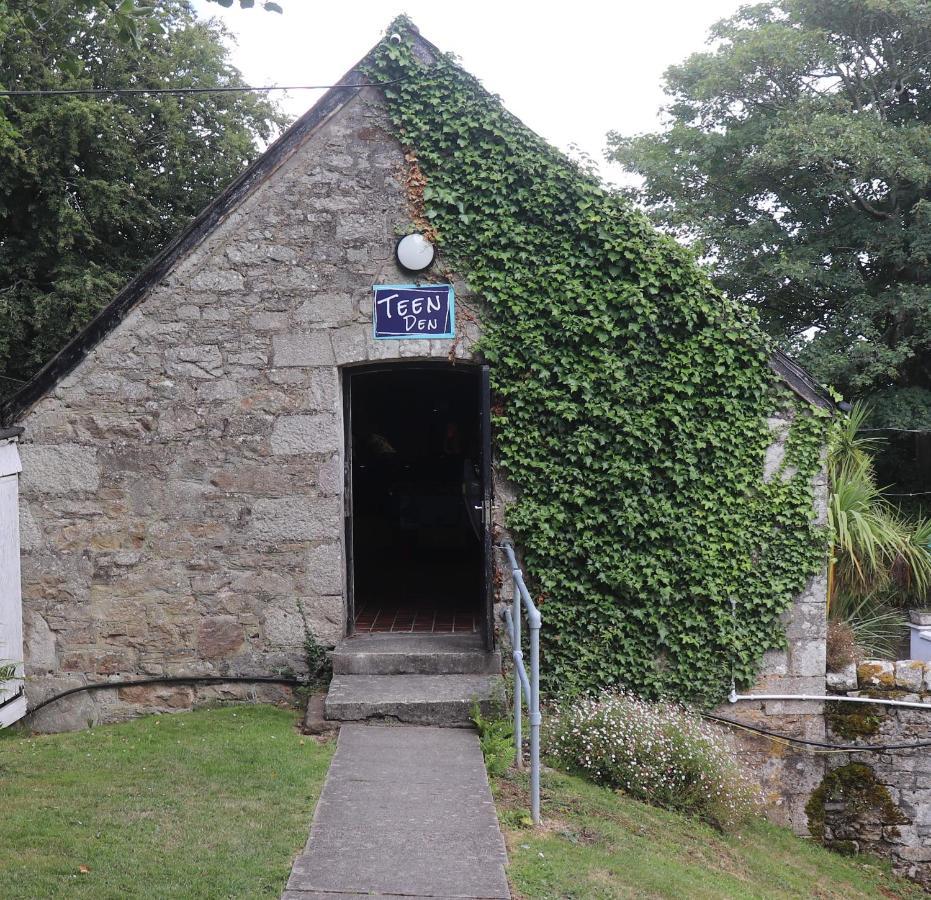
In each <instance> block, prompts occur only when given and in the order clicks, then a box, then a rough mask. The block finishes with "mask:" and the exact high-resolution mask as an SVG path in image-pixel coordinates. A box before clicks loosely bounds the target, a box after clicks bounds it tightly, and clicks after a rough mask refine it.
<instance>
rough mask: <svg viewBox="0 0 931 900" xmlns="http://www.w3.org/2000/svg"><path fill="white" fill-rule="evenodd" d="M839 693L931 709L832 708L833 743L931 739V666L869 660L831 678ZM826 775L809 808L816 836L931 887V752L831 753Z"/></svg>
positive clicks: (828, 710)
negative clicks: (887, 863)
mask: <svg viewBox="0 0 931 900" xmlns="http://www.w3.org/2000/svg"><path fill="white" fill-rule="evenodd" d="M827 683H828V689H829V691H830V692H831V693H835V694H837V695H838V696H847V697H870V698H875V699H878V700H905V701H910V702H915V703H922V704H925V703H926V704H928V711H927V712H925V711H924V710H921V709H910V708H908V707H894V706H882V705H880V704H867V703H862V704H861V703H844V702H838V703H827V704H826V705H825V725H826V735H827V737H828V739H829V741H831V742H832V743H838V744H854V745H863V746H877V745H884V746H887V745H894V744H903V743H904V744H912V743H916V742H920V741H929V742H931V663H923V662H921V661H919V660H900V661H898V662H895V663H893V662H886V661H879V660H868V661H866V662H863V663H861V664H860V665H859V666H855V665H850V666H848V667H847V668H846V669H845V670H844V671H842V672H832V673H828V676H827ZM826 759H827V766H826V774H825V776H824V778H823V780H822V781H821V784H820V785H819V786H818V788H817V789H816V790H815V791H814V792H813V793H812V796H811V799H810V800H809V802H808V805H807V813H808V821H809V828H810V830H811V833H812V835H813V836H814V837H815V838H817V839H819V840H821V841H822V842H823V843H824V844H825V845H826V846H828V847H831V848H833V849H835V850H838V851H840V852H844V853H857V852H863V853H871V854H874V855H877V856H882V857H886V858H888V859H889V860H890V861H891V862H892V865H893V868H894V869H895V870H896V871H897V872H898V873H900V874H902V875H906V876H908V877H909V878H912V879H914V880H916V881H919V882H920V883H922V884H923V885H924V886H925V887H926V888H931V747H928V748H926V749H919V750H890V751H888V752H883V753H856V752H853V753H837V754H830V755H827V756H826Z"/></svg>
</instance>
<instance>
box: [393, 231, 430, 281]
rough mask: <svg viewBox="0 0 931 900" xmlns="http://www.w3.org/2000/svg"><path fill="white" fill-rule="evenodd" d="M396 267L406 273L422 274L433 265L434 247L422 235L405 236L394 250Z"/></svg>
mask: <svg viewBox="0 0 931 900" xmlns="http://www.w3.org/2000/svg"><path fill="white" fill-rule="evenodd" d="M394 255H395V257H396V259H397V261H398V265H399V266H400V267H401V268H402V269H407V271H408V272H423V270H424V269H429V268H430V266H431V265H433V258H434V257H435V256H436V247H434V246H433V244H431V243H430V242H429V241H428V240H427V239H426V238H425V237H424V236H423V235H422V234H406V235H405V236H404V237H402V238H401V240H399V241H398V245H397V246H396V247H395V248H394Z"/></svg>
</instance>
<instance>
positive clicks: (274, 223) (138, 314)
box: [20, 91, 477, 729]
mask: <svg viewBox="0 0 931 900" xmlns="http://www.w3.org/2000/svg"><path fill="white" fill-rule="evenodd" d="M403 174H404V158H403V153H402V151H401V148H400V146H399V145H398V144H397V142H396V141H395V140H394V139H393V138H392V137H391V136H390V130H389V123H388V120H387V117H386V114H385V111H384V109H383V106H382V105H381V101H380V100H379V98H378V97H377V95H376V94H375V93H374V92H371V91H363V92H360V93H359V94H357V95H356V96H355V97H354V98H353V99H352V100H350V101H349V102H348V104H347V105H346V106H344V107H343V108H342V109H341V110H339V111H338V112H336V113H335V114H334V115H333V116H331V117H330V118H329V119H328V120H327V121H326V122H325V123H324V124H323V125H322V126H320V127H319V128H318V129H317V130H316V131H315V132H314V133H313V134H312V135H311V136H310V137H309V138H308V139H307V141H306V143H305V144H304V145H303V147H302V148H300V149H299V150H298V151H297V152H296V153H295V154H294V155H293V156H291V157H290V158H289V159H288V160H286V161H285V162H284V163H283V164H282V166H281V167H280V168H279V169H278V170H277V172H275V173H274V174H273V175H272V176H271V177H270V178H269V179H267V180H266V181H265V183H264V184H262V185H261V186H260V187H259V188H258V189H257V190H255V191H254V192H253V193H252V194H251V195H250V196H249V197H248V198H247V199H246V200H245V202H243V203H242V204H241V205H240V206H239V207H238V208H237V209H236V210H234V211H233V212H232V213H231V214H230V215H229V216H228V217H227V218H226V220H225V221H224V222H222V223H221V224H220V226H219V227H218V228H217V229H215V230H214V231H213V232H212V233H211V234H210V235H209V236H208V237H207V239H206V240H205V241H204V242H203V243H202V244H201V245H200V246H198V247H197V249H195V250H194V251H193V252H192V253H191V254H190V255H189V256H188V257H187V258H185V259H184V260H182V261H181V263H180V264H179V265H177V266H176V267H175V268H174V270H173V271H172V272H170V273H169V275H168V276H167V277H166V278H165V279H164V280H163V281H161V282H160V283H159V284H157V285H156V286H155V287H153V288H152V289H151V291H150V292H149V294H148V295H147V296H146V297H145V298H144V299H143V300H142V301H141V302H140V303H139V305H138V306H137V307H136V308H135V309H134V310H133V311H132V312H131V313H129V315H128V316H127V317H126V318H125V319H124V320H123V322H122V323H121V324H120V325H118V326H117V327H116V329H115V330H114V331H112V332H111V333H110V334H109V335H108V336H107V338H106V339H105V340H104V341H102V342H101V343H100V344H99V345H98V346H97V347H96V348H95V349H94V350H93V351H92V352H91V353H90V354H89V355H88V357H87V358H85V360H84V361H83V362H82V363H80V364H79V365H78V367H77V368H76V369H75V370H74V371H73V372H72V373H71V374H70V375H68V376H67V377H66V378H65V379H63V380H62V381H61V382H60V383H59V385H58V386H57V387H56V389H55V390H54V391H53V392H52V393H51V394H49V395H48V396H46V397H44V398H43V399H41V400H40V401H39V402H38V403H37V404H36V405H35V406H34V407H33V408H32V409H31V410H30V411H29V412H28V413H27V414H26V415H24V416H23V417H21V419H20V424H21V425H23V426H25V429H26V431H25V435H24V437H23V442H22V445H21V452H22V458H23V478H22V498H23V502H22V504H21V518H22V542H23V603H24V613H25V630H26V650H25V656H26V665H27V672H28V674H29V676H30V677H29V696H30V701H31V703H33V704H34V703H35V702H37V701H38V700H40V699H42V698H44V697H46V696H49V695H50V694H52V693H55V692H57V691H59V690H63V689H65V688H68V687H72V686H76V685H78V684H82V683H88V682H97V681H105V680H108V679H118V678H125V677H144V676H159V675H190V674H206V675H217V674H222V675H230V674H239V675H253V674H262V675H265V674H272V673H275V672H277V671H279V670H282V669H284V670H291V671H294V672H298V673H300V672H302V671H304V670H305V661H304V653H303V642H304V636H305V632H304V626H305V623H306V625H307V627H308V628H309V630H310V631H311V632H312V633H313V634H314V635H315V636H316V637H317V638H318V640H320V641H321V642H322V643H324V644H332V643H334V642H335V641H336V640H338V639H339V638H340V637H341V636H342V634H343V633H344V630H345V621H344V619H345V603H344V581H345V578H344V563H343V560H344V548H343V540H342V535H343V499H342V492H343V457H342V447H343V423H342V402H341V386H340V374H339V373H340V367H342V366H347V365H352V364H356V363H362V362H366V361H369V360H375V359H388V358H393V357H401V358H404V359H414V358H418V357H425V358H438V359H446V358H447V357H448V356H449V355H450V353H452V354H453V355H454V356H457V357H459V358H461V359H468V358H469V357H470V350H469V348H470V347H471V345H472V344H473V343H474V340H475V338H476V337H477V333H476V328H475V325H474V324H473V323H469V322H466V321H462V322H461V324H460V328H459V332H460V336H461V338H462V339H461V340H460V342H459V343H457V344H455V345H453V342H451V341H425V340H412V341H379V342H375V341H374V340H373V338H372V324H371V286H372V284H374V283H379V282H382V283H401V282H407V281H409V280H410V276H407V275H403V274H402V273H401V272H400V271H398V270H397V269H396V268H395V265H394V262H393V252H394V243H395V240H396V234H397V231H398V229H408V228H409V227H410V217H409V213H408V210H407V205H406V200H405V194H404V191H403V188H402V179H403ZM433 277H434V278H435V277H436V276H435V275H434V276H433ZM460 289H461V286H460ZM252 690H253V689H251V688H243V689H242V690H238V689H234V688H232V687H231V688H224V689H223V690H222V691H220V690H219V689H216V688H210V689H200V690H197V691H195V689H193V688H187V687H170V688H150V687H147V688H128V689H124V690H121V691H119V692H117V691H100V692H96V693H93V694H88V693H81V694H77V695H74V696H73V697H71V698H68V699H67V700H63V701H60V702H58V703H56V704H54V705H53V706H50V707H49V708H48V709H47V710H43V711H42V712H40V713H39V714H38V715H37V716H36V717H35V718H34V719H33V722H32V726H33V727H35V728H38V729H43V728H46V729H64V728H77V727H84V726H85V725H87V724H89V723H95V722H99V721H111V720H114V719H119V718H121V717H124V716H127V715H131V714H134V713H135V712H136V711H137V710H139V709H140V708H142V709H145V708H149V709H158V708H174V707H186V706H188V705H190V703H191V702H192V701H193V700H194V699H196V697H195V694H196V695H197V696H201V697H204V696H207V697H209V696H214V695H217V694H219V695H220V696H227V695H239V694H242V693H243V692H249V693H251V692H252ZM263 691H264V694H260V695H264V696H275V695H277V693H278V691H277V689H271V688H265V689H263Z"/></svg>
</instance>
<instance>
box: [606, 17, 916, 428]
mask: <svg viewBox="0 0 931 900" xmlns="http://www.w3.org/2000/svg"><path fill="white" fill-rule="evenodd" d="M711 41H712V43H713V45H714V46H713V49H711V50H709V51H707V52H703V53H697V54H695V55H693V56H691V57H689V58H688V59H687V60H686V61H685V62H684V63H683V64H681V65H679V66H674V67H672V68H671V69H669V70H668V71H667V72H666V85H665V89H666V92H667V94H668V95H669V96H670V103H669V105H668V106H667V107H666V112H667V113H668V116H669V121H668V125H667V127H666V129H665V130H664V131H662V132H661V133H657V134H647V135H640V136H636V137H624V136H621V135H618V134H612V135H610V136H609V140H610V142H611V151H610V152H611V155H612V156H613V158H614V159H615V160H617V161H619V162H621V163H623V164H624V165H625V166H627V167H628V168H629V169H630V170H631V171H633V172H636V173H639V175H641V176H642V178H643V186H642V189H641V190H639V191H638V192H636V193H637V197H638V198H639V200H640V201H641V202H642V203H643V204H644V205H645V206H646V207H647V208H648V209H649V210H650V212H651V214H652V215H653V216H654V217H655V219H656V221H657V222H658V223H660V224H661V225H662V226H663V227H666V228H669V229H671V230H672V231H673V232H675V233H676V234H677V235H678V236H679V237H680V238H683V239H685V240H686V241H688V242H690V243H692V244H693V245H694V247H695V249H696V250H697V252H698V253H699V254H700V255H701V256H703V257H704V258H705V259H706V260H707V261H708V263H709V265H710V267H711V269H712V271H713V274H714V277H715V279H716V281H717V283H718V285H719V286H720V287H721V288H722V289H723V290H724V291H726V292H727V293H728V294H730V295H732V296H734V297H739V298H742V299H743V300H745V301H747V302H748V303H750V304H751V305H753V306H755V307H756V308H757V309H758V310H759V313H760V317H761V320H762V323H763V325H764V326H765V327H766V328H767V330H768V331H769V332H770V333H771V334H772V335H774V336H775V337H776V338H777V339H779V340H780V341H781V342H783V344H784V345H785V346H786V347H787V348H788V349H789V350H790V351H792V352H795V353H797V354H798V355H799V356H800V357H801V359H802V361H803V362H804V363H805V364H806V365H807V366H808V367H809V368H810V369H811V370H812V371H813V372H814V373H815V374H816V375H817V376H818V377H819V378H821V379H822V380H824V381H827V382H830V383H833V384H834V385H836V386H837V387H838V388H840V389H841V390H843V391H845V392H846V393H847V394H848V395H852V396H857V397H864V396H868V395H874V400H876V397H875V395H877V394H887V395H888V394H890V393H894V392H895V391H897V390H899V389H902V388H912V389H913V390H912V395H911V398H910V404H911V405H910V408H912V409H913V410H914V415H915V416H916V417H917V419H918V420H921V421H922V422H923V424H925V425H928V426H931V3H929V2H928V0H775V2H767V3H761V4H757V5H753V6H745V7H743V8H742V9H741V10H740V11H739V12H738V13H737V14H736V15H735V16H734V17H733V18H731V19H727V20H724V21H722V22H719V23H718V24H717V25H716V26H714V28H713V29H712V31H711ZM916 393H917V395H918V396H919V397H920V402H918V403H917V405H916V403H915V402H914V401H915V399H916V397H915V395H916ZM887 400H888V396H887V397H885V398H883V399H882V400H881V401H880V402H874V404H873V405H874V408H875V409H876V411H877V417H878V418H879V419H881V418H882V411H883V409H884V408H885V407H886V401H887ZM913 424H919V422H917V421H913Z"/></svg>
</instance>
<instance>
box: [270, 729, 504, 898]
mask: <svg viewBox="0 0 931 900" xmlns="http://www.w3.org/2000/svg"><path fill="white" fill-rule="evenodd" d="M506 862H507V855H506V852H505V847H504V840H503V838H502V837H501V831H500V829H499V827H498V819H497V816H496V814H495V807H494V801H493V800H492V797H491V791H490V790H489V787H488V778H487V775H486V772H485V763H484V760H483V758H482V752H481V748H480V747H479V742H478V737H477V735H476V734H475V733H474V732H473V731H471V730H467V729H460V728H433V727H414V726H408V727H397V726H378V725H344V726H343V727H342V728H341V729H340V734H339V742H338V745H337V750H336V756H335V757H334V758H333V762H332V764H331V765H330V770H329V773H328V774H327V779H326V783H325V785H324V788H323V793H322V794H321V796H320V801H319V802H318V804H317V810H316V813H315V814H314V820H313V825H312V826H311V830H310V838H309V839H308V841H307V846H306V847H305V849H304V852H303V853H302V854H301V855H300V856H299V857H298V858H297V860H296V861H295V863H294V868H293V869H292V871H291V877H290V878H289V879H288V885H287V888H286V890H285V892H284V894H283V895H282V900H351V898H353V897H369V898H373V897H374V898H379V897H381V898H393V897H407V898H416V897H430V898H433V900H443V898H446V900H452V898H486V900H499V898H500V900H510V896H511V894H510V891H509V890H508V883H507V877H506V876H505V874H504V867H505V864H506Z"/></svg>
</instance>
